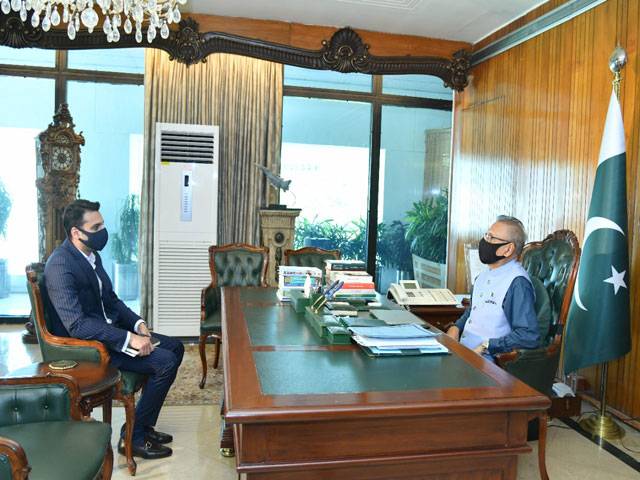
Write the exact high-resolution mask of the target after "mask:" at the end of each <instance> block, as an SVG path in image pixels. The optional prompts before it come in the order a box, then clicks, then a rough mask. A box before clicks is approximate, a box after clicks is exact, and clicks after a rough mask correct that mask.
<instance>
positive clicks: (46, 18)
mask: <svg viewBox="0 0 640 480" xmlns="http://www.w3.org/2000/svg"><path fill="white" fill-rule="evenodd" d="M185 3H187V0H95V2H94V0H1V1H0V9H1V10H2V13H4V14H8V13H9V12H10V11H11V10H13V11H14V12H20V18H21V19H22V21H23V22H26V21H27V12H28V11H29V10H33V14H32V16H31V25H33V26H34V27H37V26H38V25H41V28H42V30H44V31H45V32H47V31H49V29H51V27H52V26H54V27H55V26H58V25H59V24H60V22H63V23H66V24H67V35H68V36H69V38H70V39H71V40H73V39H74V38H76V33H77V32H78V31H79V29H80V24H82V25H83V26H85V27H86V28H87V30H88V31H89V33H92V32H93V29H94V28H95V27H96V25H98V22H99V17H98V12H97V11H96V10H97V9H100V10H102V14H103V18H104V22H103V24H102V30H103V31H104V33H105V35H106V36H107V41H109V42H117V41H118V40H120V27H122V28H123V30H124V31H125V33H127V34H130V33H131V32H132V31H133V29H134V27H135V31H136V41H137V42H138V43H141V42H142V24H143V22H145V21H148V24H149V27H148V28H147V41H148V42H149V43H151V42H152V41H153V39H154V38H156V34H157V30H160V36H161V37H162V38H168V37H169V25H171V24H172V23H178V22H180V18H181V17H180V9H179V5H178V4H180V5H184V4H185ZM41 17H42V18H41ZM123 20H124V22H123Z"/></svg>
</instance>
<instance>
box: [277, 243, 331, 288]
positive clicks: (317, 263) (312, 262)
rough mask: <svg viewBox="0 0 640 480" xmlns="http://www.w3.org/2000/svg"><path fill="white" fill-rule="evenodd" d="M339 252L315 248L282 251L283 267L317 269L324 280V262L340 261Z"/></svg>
mask: <svg viewBox="0 0 640 480" xmlns="http://www.w3.org/2000/svg"><path fill="white" fill-rule="evenodd" d="M341 257H342V254H341V253H340V250H324V249H322V248H316V247H304V248H300V249H298V250H285V251H284V265H289V266H293V267H317V268H319V269H320V270H321V271H322V279H323V280H324V278H325V271H326V268H325V263H324V261H325V260H340V258H341Z"/></svg>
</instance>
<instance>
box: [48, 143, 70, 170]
mask: <svg viewBox="0 0 640 480" xmlns="http://www.w3.org/2000/svg"><path fill="white" fill-rule="evenodd" d="M51 159H52V161H51V168H52V169H53V170H69V169H70V168H71V166H72V165H73V152H72V151H71V150H70V149H69V148H68V147H60V146H54V147H53V149H52V150H51Z"/></svg>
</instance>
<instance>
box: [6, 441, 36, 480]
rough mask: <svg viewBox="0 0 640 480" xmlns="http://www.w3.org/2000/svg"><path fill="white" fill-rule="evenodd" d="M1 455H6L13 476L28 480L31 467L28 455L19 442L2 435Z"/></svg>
mask: <svg viewBox="0 0 640 480" xmlns="http://www.w3.org/2000/svg"><path fill="white" fill-rule="evenodd" d="M0 455H6V456H7V458H8V459H9V465H10V467H11V478H12V479H17V480H27V478H29V472H30V471H31V467H30V466H29V463H28V462H27V455H26V453H24V450H23V449H22V447H21V446H20V444H19V443H18V442H14V441H13V440H11V439H10V438H5V437H0Z"/></svg>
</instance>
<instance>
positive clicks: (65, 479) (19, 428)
mask: <svg viewBox="0 0 640 480" xmlns="http://www.w3.org/2000/svg"><path fill="white" fill-rule="evenodd" d="M79 403H80V393H79V391H78V385H77V384H76V382H75V381H74V380H73V379H72V378H71V377H69V376H67V375H48V376H41V377H26V378H3V379H0V411H2V412H3V413H6V415H0V478H2V479H4V480H25V479H26V478H30V479H32V480H37V479H42V480H44V479H46V480H69V479H72V478H82V479H98V478H99V479H102V480H109V479H110V478H111V473H112V471H113V450H112V449H111V427H110V426H109V425H108V424H106V423H103V422H83V421H81V419H82V418H81V417H82V415H81V413H80V407H79ZM14 412H15V413H14ZM10 413H11V414H10ZM52 459H54V460H55V461H52Z"/></svg>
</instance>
